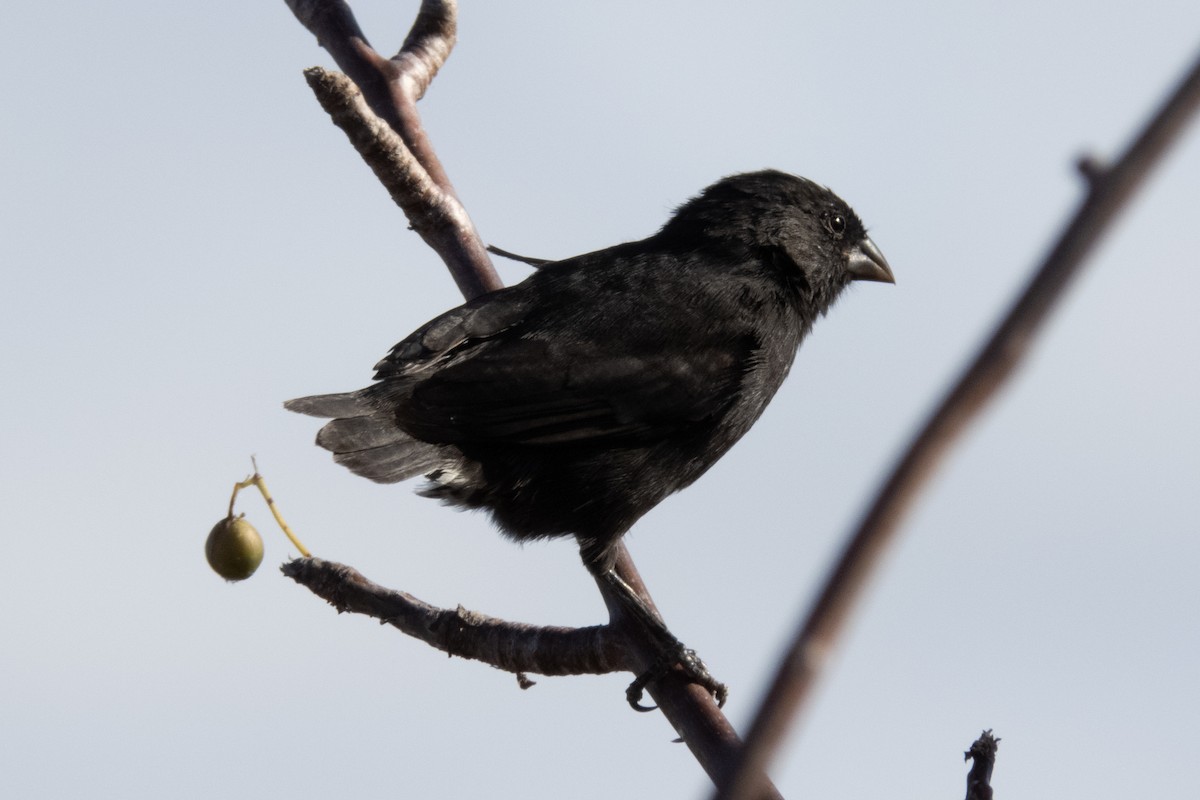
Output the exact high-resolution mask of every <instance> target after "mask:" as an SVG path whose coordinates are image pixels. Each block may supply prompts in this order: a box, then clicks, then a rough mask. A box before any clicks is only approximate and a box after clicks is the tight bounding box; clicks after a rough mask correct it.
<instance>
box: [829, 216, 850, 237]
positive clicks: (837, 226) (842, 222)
mask: <svg viewBox="0 0 1200 800" xmlns="http://www.w3.org/2000/svg"><path fill="white" fill-rule="evenodd" d="M825 227H826V228H828V229H829V232H830V233H832V234H833V235H834V236H837V237H838V238H839V239H840V238H841V236H842V234H843V233H845V232H846V218H845V217H843V216H842V215H841V214H830V215H829V216H827V217H826V218H825Z"/></svg>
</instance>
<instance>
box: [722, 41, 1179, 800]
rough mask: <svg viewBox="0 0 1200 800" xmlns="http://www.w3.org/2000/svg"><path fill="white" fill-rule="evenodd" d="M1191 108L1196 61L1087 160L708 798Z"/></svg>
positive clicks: (801, 686) (802, 688)
mask: <svg viewBox="0 0 1200 800" xmlns="http://www.w3.org/2000/svg"><path fill="white" fill-rule="evenodd" d="M1198 106H1200V61H1198V62H1197V63H1196V64H1195V65H1194V66H1193V67H1192V69H1191V72H1190V73H1189V74H1188V76H1187V78H1186V79H1185V80H1184V81H1183V82H1182V84H1181V85H1180V86H1179V87H1178V88H1177V89H1176V91H1175V92H1174V93H1173V94H1172V95H1171V97H1170V98H1169V99H1168V100H1167V102H1166V103H1165V104H1164V105H1163V106H1162V108H1161V109H1160V110H1159V111H1158V113H1157V114H1156V115H1155V116H1154V118H1153V119H1152V120H1151V121H1150V122H1149V123H1148V124H1147V126H1146V128H1145V129H1144V130H1143V131H1142V133H1141V134H1140V135H1139V136H1138V137H1137V139H1136V140H1135V141H1134V142H1133V144H1132V145H1130V146H1129V148H1128V149H1127V150H1126V152H1125V153H1124V155H1122V156H1121V158H1120V159H1119V160H1118V161H1117V162H1116V163H1115V164H1114V165H1113V166H1112V167H1111V168H1110V169H1107V170H1104V169H1101V168H1100V167H1098V166H1097V162H1095V161H1094V160H1089V161H1088V163H1089V164H1090V165H1091V166H1090V167H1089V168H1088V169H1087V170H1086V174H1087V175H1088V178H1089V185H1088V188H1089V191H1088V194H1087V196H1086V197H1085V199H1084V202H1083V204H1082V206H1081V207H1080V208H1079V211H1078V212H1077V213H1076V214H1075V217H1074V218H1073V219H1072V220H1071V221H1070V223H1069V224H1068V225H1067V227H1066V229H1065V230H1064V231H1063V233H1062V235H1061V236H1060V238H1059V240H1058V242H1057V243H1056V244H1055V245H1054V247H1053V249H1052V250H1051V251H1050V253H1049V255H1048V256H1046V259H1045V261H1043V263H1042V264H1041V266H1040V267H1039V269H1038V270H1037V272H1036V273H1035V275H1034V277H1033V279H1032V281H1030V283H1029V285H1028V287H1027V288H1026V289H1025V291H1024V293H1023V294H1022V295H1021V297H1020V298H1019V299H1018V300H1017V301H1016V303H1015V304H1014V305H1013V307H1012V309H1011V310H1010V311H1009V313H1008V314H1007V316H1006V317H1005V319H1004V320H1003V322H1001V323H1000V325H999V326H998V327H997V329H996V331H995V333H994V334H993V335H992V337H991V339H990V340H989V341H988V342H987V344H986V345H985V346H984V347H983V349H982V350H981V351H980V352H979V354H978V355H977V356H976V358H975V360H974V362H973V363H972V364H971V365H970V367H969V368H968V369H967V370H966V372H964V374H963V375H962V376H961V377H960V378H959V380H958V382H957V383H956V384H955V385H954V387H953V388H952V389H951V390H950V391H949V393H947V395H946V396H945V398H944V399H943V400H942V402H941V403H940V405H939V406H938V408H937V410H936V411H935V412H934V413H933V414H932V415H931V416H930V418H929V420H928V421H927V422H926V423H925V425H924V427H923V428H922V429H921V431H920V433H918V434H917V436H916V438H915V439H914V440H913V441H912V442H911V444H910V445H909V447H908V450H907V452H906V453H905V454H904V456H903V458H901V460H900V461H899V462H898V463H897V465H896V466H895V468H894V469H893V471H892V474H891V476H890V477H889V478H888V480H887V481H886V483H884V485H883V487H882V488H881V489H880V491H879V494H878V495H877V497H876V498H875V500H874V502H873V503H872V504H871V506H870V510H869V511H868V512H867V514H866V516H865V517H864V518H863V520H862V521H861V522H860V524H859V526H858V529H857V530H856V531H855V532H854V534H853V536H852V537H851V538H850V539H849V540H848V543H847V544H846V547H845V550H844V551H843V552H842V555H841V557H840V559H839V560H838V562H837V565H836V566H835V567H834V569H833V571H832V573H831V574H830V576H829V578H828V579H827V581H826V583H825V586H824V588H823V589H822V591H821V594H820V595H819V597H818V599H817V601H816V603H815V605H814V606H813V608H812V609H811V611H810V612H809V615H808V618H807V619H806V620H805V622H804V624H803V626H802V627H801V628H800V630H799V631H798V632H797V635H796V638H795V640H794V641H793V643H792V646H791V648H790V649H789V651H788V653H787V655H786V656H785V658H784V660H783V662H782V664H781V665H780V668H779V671H778V672H777V674H776V676H775V679H774V682H773V684H772V686H771V689H770V691H769V692H768V694H767V696H766V698H765V699H764V700H763V702H762V705H761V706H760V708H759V711H758V714H757V716H756V718H755V720H754V724H753V725H752V727H751V729H750V733H749V735H748V736H747V739H746V746H745V749H744V751H743V753H742V756H741V763H740V764H739V767H738V770H737V771H736V772H735V773H734V775H733V777H732V779H731V780H730V782H729V783H728V784H727V785H725V786H723V787H722V788H721V790H720V791H719V792H718V793H717V795H716V796H717V798H719V799H720V800H735V798H736V799H737V800H742V799H743V798H749V797H752V796H753V791H754V788H755V786H756V784H757V782H758V778H759V776H761V775H762V774H763V773H764V771H765V770H766V767H767V765H768V762H769V761H770V759H771V757H772V756H773V754H774V752H775V751H776V749H777V748H778V747H779V745H780V743H781V741H782V739H783V737H784V735H785V733H786V732H787V729H788V728H789V726H790V724H791V722H792V720H793V718H794V717H795V715H796V714H797V713H798V711H799V709H800V707H801V705H802V703H803V701H804V700H805V699H806V698H807V697H808V695H809V693H810V690H811V689H812V686H813V684H814V682H815V681H816V678H817V676H818V675H819V673H820V671H821V669H822V667H823V666H824V664H825V661H826V659H827V657H828V655H829V652H830V650H831V649H832V647H833V645H834V642H835V641H836V639H837V637H838V634H839V633H840V632H841V630H842V628H843V627H844V625H845V623H846V620H847V619H848V617H849V614H850V611H851V610H852V608H853V605H854V603H855V601H856V600H857V599H858V598H859V596H860V595H861V593H862V588H863V587H864V585H865V584H866V581H867V579H868V578H869V577H870V575H871V574H872V572H873V570H874V568H875V567H876V566H877V565H878V563H879V560H880V557H881V556H882V555H883V552H884V550H885V548H886V546H887V545H888V544H890V543H891V541H892V539H893V538H894V536H895V533H896V531H897V529H898V527H899V525H900V522H901V520H902V519H903V518H904V516H905V513H906V512H907V510H908V509H909V507H910V506H911V505H912V502H913V500H914V499H915V498H916V496H917V494H918V492H919V491H920V489H922V488H923V487H924V485H925V484H926V483H927V481H928V479H929V477H930V476H931V475H932V473H933V471H934V468H935V467H936V466H937V465H938V464H939V463H940V461H941V459H942V457H943V456H944V455H945V454H946V453H947V452H948V451H949V448H950V446H951V444H952V443H954V442H955V441H956V440H957V439H959V438H960V437H961V435H962V433H963V432H964V430H965V429H966V427H967V423H968V422H970V421H971V420H973V419H974V418H975V417H976V416H978V415H979V414H980V413H981V412H982V411H983V409H984V408H985V407H986V405H987V403H988V401H990V400H992V399H993V398H995V396H996V395H997V393H998V391H999V390H1000V388H1001V387H1002V386H1003V385H1004V382H1005V381H1006V380H1007V379H1008V378H1010V377H1011V376H1012V374H1013V372H1014V370H1015V369H1016V367H1017V366H1018V365H1019V364H1020V362H1021V360H1022V359H1023V358H1024V357H1025V356H1026V355H1027V354H1028V352H1029V350H1030V349H1031V347H1032V345H1033V342H1034V339H1035V337H1036V336H1037V334H1038V332H1039V331H1040V330H1041V329H1042V326H1043V324H1044V323H1045V321H1046V319H1047V318H1048V317H1049V315H1050V313H1051V312H1052V311H1053V310H1054V308H1055V307H1056V306H1057V304H1058V302H1059V301H1060V300H1061V299H1062V297H1063V296H1064V294H1065V291H1066V289H1067V287H1068V286H1069V285H1070V282H1071V280H1072V279H1073V278H1074V277H1075V276H1076V275H1077V274H1078V273H1079V270H1080V267H1081V266H1082V264H1083V262H1084V259H1085V258H1086V257H1087V256H1088V255H1089V254H1090V253H1091V252H1092V250H1093V249H1094V248H1095V246H1096V245H1097V244H1098V243H1099V241H1100V240H1101V239H1102V238H1103V235H1104V234H1105V233H1106V232H1107V230H1108V228H1109V227H1111V224H1112V222H1113V220H1114V219H1115V218H1116V216H1117V214H1118V212H1119V211H1121V210H1122V209H1123V208H1124V207H1125V206H1126V205H1127V204H1128V202H1129V200H1130V199H1131V198H1132V196H1133V194H1134V192H1135V191H1136V190H1137V189H1138V188H1139V187H1140V186H1141V185H1142V184H1143V183H1144V182H1145V180H1146V179H1147V177H1148V176H1149V174H1150V171H1151V168H1152V167H1154V166H1155V165H1156V164H1157V163H1158V161H1159V160H1160V159H1161V158H1162V156H1163V154H1164V153H1165V152H1166V151H1167V149H1168V148H1169V147H1170V146H1171V145H1172V144H1173V143H1174V141H1175V140H1176V139H1177V138H1178V136H1179V134H1180V133H1182V131H1183V130H1184V128H1185V127H1186V125H1187V124H1188V122H1189V120H1190V118H1191V117H1192V116H1193V115H1194V114H1195V112H1196V110H1197V107H1198Z"/></svg>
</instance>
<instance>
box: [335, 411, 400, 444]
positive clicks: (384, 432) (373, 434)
mask: <svg viewBox="0 0 1200 800" xmlns="http://www.w3.org/2000/svg"><path fill="white" fill-rule="evenodd" d="M411 438H412V437H410V436H409V435H408V434H407V433H405V432H404V431H402V430H400V429H399V428H397V427H396V423H395V422H393V421H392V419H391V417H390V415H388V414H384V413H376V414H368V415H365V416H361V417H344V418H342V419H335V420H334V421H333V422H329V423H326V425H325V427H324V428H321V431H320V433H318V434H317V444H318V445H320V446H321V447H324V448H325V449H326V450H328V451H329V452H331V453H349V452H353V451H355V450H370V449H371V448H373V447H383V446H385V445H389V444H395V443H396V442H403V441H405V440H409V439H411Z"/></svg>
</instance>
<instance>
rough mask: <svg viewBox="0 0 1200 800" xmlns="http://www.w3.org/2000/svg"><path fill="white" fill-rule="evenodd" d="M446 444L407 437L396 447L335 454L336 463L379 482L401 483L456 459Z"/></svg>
mask: <svg viewBox="0 0 1200 800" xmlns="http://www.w3.org/2000/svg"><path fill="white" fill-rule="evenodd" d="M447 449H448V448H446V447H445V446H443V445H436V444H429V443H428V442H419V441H417V440H416V439H411V438H406V439H405V440H404V441H400V442H396V443H395V444H389V445H384V446H383V447H372V448H369V449H367V450H350V451H347V452H344V453H334V456H333V460H334V461H336V462H337V463H339V464H341V465H342V466H344V467H346V468H347V469H349V470H350V471H351V472H353V473H355V474H356V475H362V476H363V477H364V478H370V479H371V480H373V481H375V482H376V483H399V482H400V481H404V480H408V479H409V478H415V477H416V476H418V475H424V474H426V473H429V472H435V471H437V470H439V469H441V468H442V467H443V466H444V465H445V464H446V463H447V462H448V461H452V460H453V456H452V455H451V454H450V453H447V452H446V450H447Z"/></svg>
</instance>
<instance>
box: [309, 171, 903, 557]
mask: <svg viewBox="0 0 1200 800" xmlns="http://www.w3.org/2000/svg"><path fill="white" fill-rule="evenodd" d="M853 280H874V281H887V282H891V281H892V273H891V270H890V269H889V267H888V265H887V262H886V260H885V259H884V258H883V256H882V254H880V252H879V251H878V249H876V247H875V245H874V244H873V243H872V242H871V240H870V239H869V238H868V237H867V235H866V231H865V229H864V227H863V224H862V222H861V221H860V220H859V218H858V216H857V215H856V214H855V213H854V211H852V210H851V209H850V207H849V206H848V205H847V204H846V203H845V202H843V201H842V200H841V199H840V198H838V197H837V196H836V195H835V194H833V192H831V191H829V190H828V189H826V188H824V187H821V186H819V185H817V184H815V183H813V182H811V181H808V180H806V179H804V178H798V177H795V176H792V175H788V174H785V173H782V172H777V171H762V172H754V173H747V174H742V175H735V176H732V177H729V178H725V179H724V180H721V181H719V182H717V183H715V184H713V185H712V186H710V187H708V188H707V189H705V190H704V191H703V192H702V193H701V194H700V195H699V196H698V197H696V198H694V199H693V200H691V201H689V202H688V203H686V204H684V205H683V206H682V207H681V208H679V210H678V211H677V212H676V213H675V215H674V216H673V217H672V218H671V219H670V221H668V222H667V223H666V225H664V226H663V228H662V229H661V230H660V231H659V232H658V233H656V234H654V235H653V236H650V237H649V238H647V239H643V240H641V241H636V242H629V243H626V244H621V245H617V246H615V247H610V248H608V249H605V250H599V251H596V252H593V253H588V254H586V255H581V256H576V257H574V258H569V259H566V260H563V261H558V262H551V263H548V264H545V265H543V266H541V268H539V269H538V270H537V271H536V272H534V273H533V274H532V275H531V276H530V277H529V278H528V279H526V280H525V281H523V282H522V283H520V284H517V285H515V286H511V287H509V288H506V289H502V290H500V291H497V292H493V293H490V294H487V295H483V296H481V297H478V298H475V299H474V300H472V301H470V302H468V303H466V304H465V305H462V306H459V307H458V308H455V309H453V310H451V311H448V312H446V313H445V314H442V315H441V316H439V317H437V318H436V319H434V320H432V321H431V322H429V323H427V324H425V325H424V326H422V327H421V328H419V329H418V330H417V331H415V332H414V333H413V334H412V335H410V336H409V337H408V338H406V339H404V341H402V342H400V343H399V344H397V345H396V346H395V347H394V348H393V349H392V351H391V353H390V354H389V355H388V356H387V357H385V358H384V359H383V360H382V361H380V362H379V363H378V364H377V365H376V367H375V369H376V374H375V378H376V382H375V383H374V384H372V385H371V386H368V387H367V388H365V389H360V390H358V391H355V392H349V393H345V394H333V395H321V396H316V397H305V398H300V399H297V400H292V401H290V402H288V403H287V407H288V408H289V409H291V410H293V411H298V412H301V413H305V414H311V415H314V416H320V417H331V418H333V421H331V422H329V423H327V424H326V425H325V427H324V428H322V429H321V431H320V433H319V434H318V436H317V443H318V444H319V445H320V446H322V447H324V448H325V449H327V450H330V451H332V452H333V453H334V457H335V460H337V461H338V462H339V463H341V464H343V465H345V466H347V467H349V468H350V469H351V470H353V471H354V472H356V473H358V474H360V475H364V476H366V477H368V478H371V479H372V480H375V481H380V482H388V483H390V482H396V481H402V480H405V479H407V478H412V477H415V476H417V475H426V476H427V477H428V478H429V483H428V484H426V485H425V486H424V487H423V488H422V489H421V490H420V491H421V493H422V494H424V495H426V496H428V497H435V498H439V499H441V500H443V501H445V502H447V503H448V504H451V505H454V506H458V507H463V508H482V509H487V510H488V511H490V512H491V514H492V516H493V518H494V519H495V521H496V522H497V523H498V525H499V526H500V528H501V530H502V531H504V532H505V533H506V534H507V535H508V536H511V537H512V538H514V539H519V540H525V539H534V538H542V537H557V536H575V537H576V538H577V539H578V540H579V542H580V545H581V548H582V551H583V554H584V558H585V561H587V562H588V564H589V567H590V568H591V569H593V570H594V571H597V572H598V573H599V572H603V571H605V570H607V569H609V567H611V545H612V544H613V543H614V542H616V541H617V540H618V539H619V538H620V537H621V536H622V535H624V533H625V532H626V531H627V530H628V529H629V528H630V526H632V525H633V523H634V522H635V521H636V520H637V519H638V518H639V517H641V516H642V515H643V514H645V513H646V512H647V511H648V510H650V509H651V508H652V507H654V506H655V505H656V504H657V503H658V502H659V501H661V500H662V499H663V498H664V497H666V496H667V495H669V494H671V493H672V492H675V491H678V490H679V489H682V488H683V487H685V486H688V485H689V484H691V483H692V482H693V481H695V480H696V479H697V478H699V477H700V475H702V474H703V473H704V472H705V470H707V469H708V468H709V467H710V466H712V464H713V463H714V462H715V461H716V460H717V459H718V458H720V457H721V456H722V455H723V454H724V453H725V452H726V451H727V450H728V449H729V448H730V447H731V446H732V445H733V444H734V443H735V442H736V441H737V440H738V439H739V438H740V437H741V436H742V435H743V434H744V433H745V432H746V431H747V430H748V429H749V428H750V426H751V425H752V424H753V423H754V422H755V420H757V419H758V417H759V415H760V414H761V413H762V411H763V409H764V408H765V407H766V405H767V402H768V401H769V400H770V399H771V397H772V396H773V395H774V394H775V391H776V390H777V389H778V388H779V386H780V384H781V383H782V381H783V379H784V377H785V376H786V375H787V373H788V371H789V369H790V367H791V365H792V361H793V359H794V357H795V354H796V350H797V348H798V347H799V346H800V343H801V342H802V341H803V339H804V337H805V335H806V334H807V333H808V331H809V330H810V328H811V327H812V325H813V323H814V322H816V320H817V319H818V318H819V317H820V316H822V315H823V314H824V313H825V312H826V311H827V310H828V309H829V307H830V305H831V304H832V303H833V302H834V300H836V299H837V297H838V296H839V294H840V293H841V292H842V290H843V289H844V288H845V287H846V286H847V285H848V284H849V283H850V282H851V281H853Z"/></svg>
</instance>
